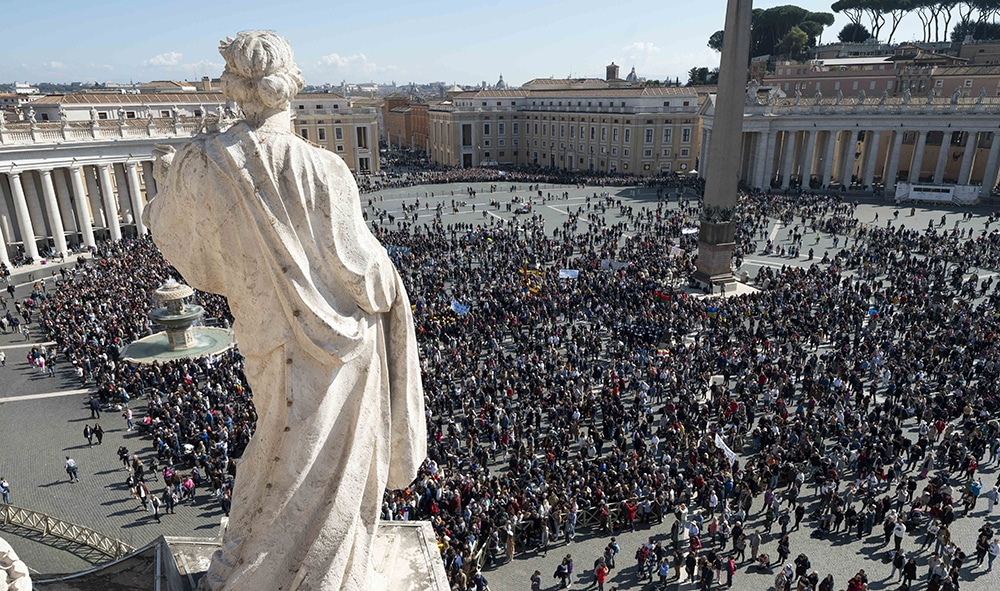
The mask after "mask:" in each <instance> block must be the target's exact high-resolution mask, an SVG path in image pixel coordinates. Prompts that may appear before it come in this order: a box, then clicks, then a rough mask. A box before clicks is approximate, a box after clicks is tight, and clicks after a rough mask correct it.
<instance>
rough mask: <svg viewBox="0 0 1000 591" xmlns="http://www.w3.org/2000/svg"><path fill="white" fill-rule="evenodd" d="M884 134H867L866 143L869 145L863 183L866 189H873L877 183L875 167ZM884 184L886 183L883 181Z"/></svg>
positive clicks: (870, 132) (876, 132)
mask: <svg viewBox="0 0 1000 591" xmlns="http://www.w3.org/2000/svg"><path fill="white" fill-rule="evenodd" d="M881 138H882V134H881V133H880V132H878V131H870V130H869V131H868V132H866V133H865V139H866V140H867V141H866V142H865V143H866V144H868V153H867V154H866V155H865V173H864V174H865V176H864V178H863V179H862V180H861V183H862V184H863V185H865V186H866V187H869V188H870V187H871V186H872V183H874V182H875V166H876V161H877V160H878V149H879V141H880V140H881ZM883 183H884V181H883Z"/></svg>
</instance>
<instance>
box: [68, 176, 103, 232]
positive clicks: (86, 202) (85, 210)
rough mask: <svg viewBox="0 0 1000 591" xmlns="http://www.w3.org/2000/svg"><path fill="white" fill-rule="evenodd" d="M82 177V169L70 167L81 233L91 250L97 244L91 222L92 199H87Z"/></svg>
mask: <svg viewBox="0 0 1000 591" xmlns="http://www.w3.org/2000/svg"><path fill="white" fill-rule="evenodd" d="M81 175H82V171H81V170H80V167H78V166H73V167H70V169H69V178H70V182H71V183H72V184H73V196H74V197H75V199H76V216H77V219H78V220H79V222H80V231H81V232H82V233H83V245H84V246H86V247H88V248H89V247H91V246H95V245H96V244H97V243H96V242H95V241H94V225H93V223H92V222H91V221H90V216H91V213H90V199H89V198H88V197H87V190H86V189H85V188H84V187H83V177H82V176H81Z"/></svg>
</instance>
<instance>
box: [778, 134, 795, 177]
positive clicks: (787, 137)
mask: <svg viewBox="0 0 1000 591" xmlns="http://www.w3.org/2000/svg"><path fill="white" fill-rule="evenodd" d="M782 135H783V136H784V138H783V141H782V144H781V145H782V148H781V188H782V189H787V188H788V181H789V180H790V179H791V178H792V166H794V162H795V161H794V157H795V132H794V131H785V132H784V133H783V134H782Z"/></svg>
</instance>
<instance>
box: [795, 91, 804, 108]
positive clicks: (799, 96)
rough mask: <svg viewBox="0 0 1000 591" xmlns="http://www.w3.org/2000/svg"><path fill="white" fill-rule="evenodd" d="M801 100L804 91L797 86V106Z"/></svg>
mask: <svg viewBox="0 0 1000 591" xmlns="http://www.w3.org/2000/svg"><path fill="white" fill-rule="evenodd" d="M801 101H802V91H801V90H799V89H798V88H796V89H795V106H796V107H797V106H799V103H800V102H801Z"/></svg>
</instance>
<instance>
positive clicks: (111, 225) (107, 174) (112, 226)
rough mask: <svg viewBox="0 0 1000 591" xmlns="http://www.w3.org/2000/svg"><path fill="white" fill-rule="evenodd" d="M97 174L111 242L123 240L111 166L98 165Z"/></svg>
mask: <svg viewBox="0 0 1000 591" xmlns="http://www.w3.org/2000/svg"><path fill="white" fill-rule="evenodd" d="M97 173H98V176H99V177H100V180H101V196H102V197H103V198H104V217H106V218H107V222H108V230H109V231H110V232H111V240H112V241H118V240H121V239H122V227H121V224H120V223H119V222H118V203H117V201H116V199H115V190H114V187H113V186H112V184H111V165H110V164H98V165H97Z"/></svg>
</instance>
